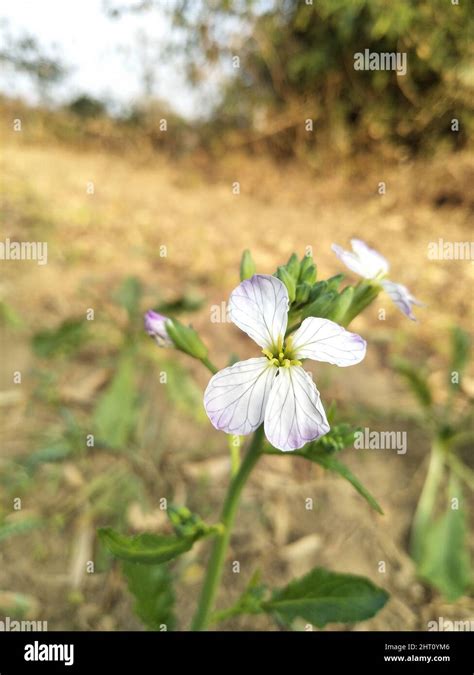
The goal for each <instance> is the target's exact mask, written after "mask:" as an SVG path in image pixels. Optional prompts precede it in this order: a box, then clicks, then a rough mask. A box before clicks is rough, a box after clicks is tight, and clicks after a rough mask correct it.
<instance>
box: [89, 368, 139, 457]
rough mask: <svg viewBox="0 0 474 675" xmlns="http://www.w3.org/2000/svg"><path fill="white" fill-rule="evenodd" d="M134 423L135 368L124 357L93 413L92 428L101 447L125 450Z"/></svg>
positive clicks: (135, 401) (135, 408)
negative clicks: (102, 445) (101, 444)
mask: <svg viewBox="0 0 474 675" xmlns="http://www.w3.org/2000/svg"><path fill="white" fill-rule="evenodd" d="M136 419H137V389H136V384H135V364H134V361H133V359H132V357H131V356H127V355H125V356H124V357H122V360H121V361H120V362H119V364H118V367H117V370H116V373H115V375H114V377H113V379H112V382H111V383H110V384H109V386H108V387H107V389H106V390H105V392H104V393H103V394H102V396H101V397H100V398H99V400H98V402H97V406H96V408H95V410H94V428H95V429H96V433H97V437H98V439H99V440H100V442H101V443H103V444H104V445H106V446H107V447H110V448H114V449H124V447H125V446H126V444H127V442H128V440H129V439H130V437H131V435H132V433H133V431H134V429H135V424H136Z"/></svg>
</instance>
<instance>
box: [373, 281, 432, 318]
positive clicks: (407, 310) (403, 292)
mask: <svg viewBox="0 0 474 675" xmlns="http://www.w3.org/2000/svg"><path fill="white" fill-rule="evenodd" d="M381 284H382V287H383V289H384V290H385V291H386V292H387V293H388V295H389V296H390V299H391V300H392V302H393V303H394V304H395V305H396V306H397V307H398V309H400V310H401V311H402V312H403V314H405V316H407V317H408V318H409V319H411V320H412V321H416V316H415V315H414V314H413V312H412V308H411V307H412V305H417V306H418V307H424V304H423V303H422V302H420V301H419V300H417V299H416V298H415V297H413V295H412V294H411V293H410V291H409V290H408V288H407V287H406V286H403V284H396V283H395V282H393V281H389V280H388V279H384V280H383V281H381Z"/></svg>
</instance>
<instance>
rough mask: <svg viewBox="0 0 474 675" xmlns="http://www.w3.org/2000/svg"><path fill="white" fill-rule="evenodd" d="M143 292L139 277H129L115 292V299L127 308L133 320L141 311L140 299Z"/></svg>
mask: <svg viewBox="0 0 474 675" xmlns="http://www.w3.org/2000/svg"><path fill="white" fill-rule="evenodd" d="M142 294H143V288H142V284H141V282H140V280H139V279H137V277H127V278H126V279H124V281H123V282H122V284H121V285H120V287H119V288H118V289H117V291H116V292H115V294H114V300H115V302H117V304H119V305H121V306H122V307H123V308H124V309H126V310H127V312H128V315H129V317H130V319H131V320H133V319H134V318H135V317H136V316H137V315H138V313H139V311H140V300H141V297H142Z"/></svg>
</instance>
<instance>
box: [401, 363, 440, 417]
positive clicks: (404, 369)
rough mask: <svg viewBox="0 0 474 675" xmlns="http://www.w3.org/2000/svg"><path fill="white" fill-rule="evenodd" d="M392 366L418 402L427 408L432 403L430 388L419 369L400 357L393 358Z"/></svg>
mask: <svg viewBox="0 0 474 675" xmlns="http://www.w3.org/2000/svg"><path fill="white" fill-rule="evenodd" d="M393 366H394V368H395V370H396V371H397V373H398V374H399V375H401V376H402V377H403V378H404V379H405V381H406V382H407V384H408V385H409V387H410V389H411V390H412V392H413V394H414V395H415V397H416V399H417V400H418V402H419V403H420V404H421V405H422V406H423V407H424V408H429V407H430V406H431V403H432V396H431V390H430V388H429V386H428V382H427V380H426V377H425V376H424V374H423V373H422V372H421V370H420V369H418V368H416V367H415V366H414V365H412V364H411V363H410V362H409V361H406V360H405V359H400V358H398V359H394V360H393Z"/></svg>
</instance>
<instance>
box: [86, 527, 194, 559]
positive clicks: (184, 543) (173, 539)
mask: <svg viewBox="0 0 474 675" xmlns="http://www.w3.org/2000/svg"><path fill="white" fill-rule="evenodd" d="M99 538H100V540H101V542H102V543H103V544H104V546H105V547H106V548H107V549H108V550H109V552H110V553H112V555H114V556H115V557H116V558H119V559H120V560H128V561H130V562H137V563H146V564H147V565H154V564H158V563H163V562H167V561H168V560H172V559H173V558H176V557H177V556H179V555H181V554H182V553H186V551H189V550H190V549H191V548H192V546H193V544H194V542H195V541H196V537H177V536H174V535H162V534H150V533H148V532H144V533H142V534H137V535H135V536H132V537H129V536H126V535H124V534H120V533H119V532H116V531H115V530H113V529H112V528H111V527H103V528H101V529H100V530H99Z"/></svg>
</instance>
